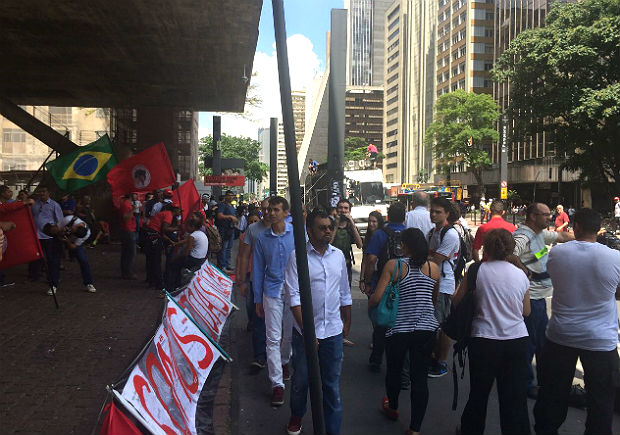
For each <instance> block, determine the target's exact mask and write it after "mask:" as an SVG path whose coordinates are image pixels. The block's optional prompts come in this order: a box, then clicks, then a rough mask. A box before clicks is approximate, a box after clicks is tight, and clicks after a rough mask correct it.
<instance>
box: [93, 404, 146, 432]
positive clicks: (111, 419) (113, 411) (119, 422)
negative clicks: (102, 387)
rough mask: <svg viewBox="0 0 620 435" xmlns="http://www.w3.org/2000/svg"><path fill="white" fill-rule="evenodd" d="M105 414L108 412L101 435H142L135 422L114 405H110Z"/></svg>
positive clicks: (105, 409)
mask: <svg viewBox="0 0 620 435" xmlns="http://www.w3.org/2000/svg"><path fill="white" fill-rule="evenodd" d="M103 412H107V413H108V415H106V417H105V420H103V424H102V425H101V431H100V432H99V433H100V434H101V435H142V432H140V430H139V429H138V428H137V427H136V425H135V424H133V422H132V421H131V420H130V419H129V418H127V416H126V415H125V414H123V413H122V412H121V411H120V409H118V408H117V407H116V406H115V405H114V403H108V404H107V405H106V406H105V408H104V410H103Z"/></svg>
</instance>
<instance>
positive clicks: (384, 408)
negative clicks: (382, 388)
mask: <svg viewBox="0 0 620 435" xmlns="http://www.w3.org/2000/svg"><path fill="white" fill-rule="evenodd" d="M381 412H383V414H384V415H385V416H386V417H387V418H389V419H390V420H394V421H396V420H398V409H392V408H390V401H389V399H388V398H387V397H384V398H383V399H382V400H381Z"/></svg>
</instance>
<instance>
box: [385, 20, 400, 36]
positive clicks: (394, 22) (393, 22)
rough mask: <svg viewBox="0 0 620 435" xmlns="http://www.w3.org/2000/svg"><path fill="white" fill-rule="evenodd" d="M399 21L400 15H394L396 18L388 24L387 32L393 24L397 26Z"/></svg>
mask: <svg viewBox="0 0 620 435" xmlns="http://www.w3.org/2000/svg"><path fill="white" fill-rule="evenodd" d="M399 21H400V17H396V19H395V20H394V21H392V23H391V24H390V25H389V26H388V32H389V31H390V30H392V29H393V28H394V27H395V26H397V25H398V22H399Z"/></svg>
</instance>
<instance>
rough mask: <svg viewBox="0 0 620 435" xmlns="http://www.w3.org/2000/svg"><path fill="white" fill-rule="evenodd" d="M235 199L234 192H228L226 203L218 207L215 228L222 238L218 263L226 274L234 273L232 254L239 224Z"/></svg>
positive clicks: (225, 198) (221, 203)
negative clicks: (231, 264) (233, 203)
mask: <svg viewBox="0 0 620 435" xmlns="http://www.w3.org/2000/svg"><path fill="white" fill-rule="evenodd" d="M234 197H235V195H234V194H233V192H232V190H227V191H226V195H225V196H224V201H223V202H220V203H219V204H218V206H217V219H216V220H215V226H216V227H217V229H218V231H219V232H220V237H221V238H222V249H221V250H220V252H219V253H218V254H217V262H218V266H219V267H220V269H222V270H223V271H224V272H226V273H232V270H231V269H230V252H231V250H232V245H233V242H234V241H235V224H236V223H238V222H239V220H238V219H237V213H235V208H234V207H233V206H232V204H231V203H232V201H233V199H234Z"/></svg>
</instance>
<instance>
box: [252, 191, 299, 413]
mask: <svg viewBox="0 0 620 435" xmlns="http://www.w3.org/2000/svg"><path fill="white" fill-rule="evenodd" d="M267 213H268V214H269V222H270V223H271V226H270V228H268V229H267V230H265V231H264V232H263V233H261V234H260V235H259V236H258V237H257V239H256V241H255V242H254V249H253V257H252V286H253V290H254V303H255V304H256V315H257V316H258V317H261V318H264V319H265V328H266V336H267V368H268V370H269V379H270V381H271V388H272V396H271V404H272V405H273V406H280V405H282V404H283V403H284V380H288V378H289V374H288V365H287V364H288V362H289V360H290V356H291V339H292V333H293V315H292V313H291V310H290V309H288V308H287V307H285V306H284V298H283V297H282V295H283V293H284V268H285V266H286V262H287V261H288V258H289V256H290V255H291V252H293V250H294V249H295V242H294V239H293V227H292V226H291V225H290V224H287V223H285V222H284V219H285V218H286V216H288V214H289V205H288V201H287V200H286V199H284V198H282V197H281V196H274V197H272V198H270V199H269V207H268V208H267Z"/></svg>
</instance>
